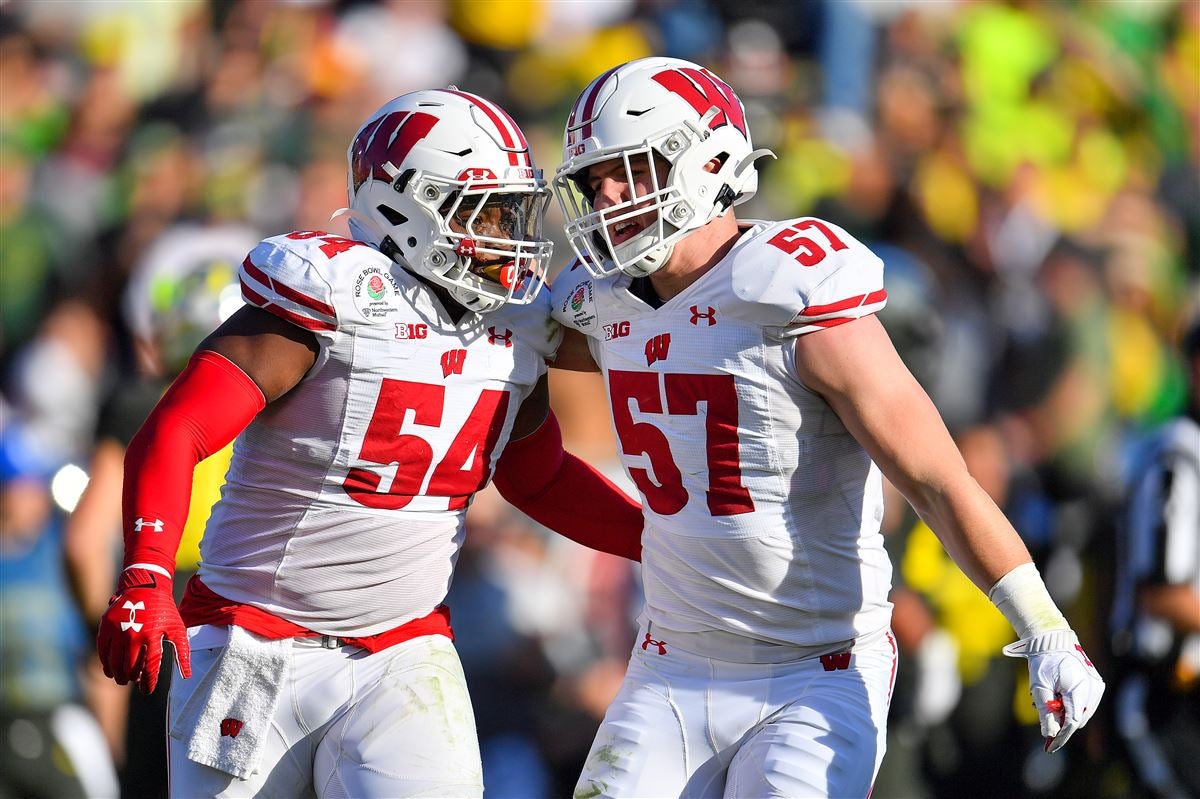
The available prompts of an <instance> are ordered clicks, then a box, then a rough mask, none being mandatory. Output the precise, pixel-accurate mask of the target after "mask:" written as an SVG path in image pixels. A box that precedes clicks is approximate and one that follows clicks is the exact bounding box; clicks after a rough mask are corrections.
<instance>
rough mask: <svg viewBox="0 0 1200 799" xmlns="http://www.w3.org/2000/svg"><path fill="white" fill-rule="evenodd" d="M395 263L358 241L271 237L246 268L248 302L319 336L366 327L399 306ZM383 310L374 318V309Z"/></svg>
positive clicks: (315, 235)
mask: <svg viewBox="0 0 1200 799" xmlns="http://www.w3.org/2000/svg"><path fill="white" fill-rule="evenodd" d="M390 270H391V260H390V259H388V257H387V256H385V255H383V254H382V253H381V252H379V251H378V250H376V249H375V248H374V247H371V246H369V245H367V244H363V243H362V242H359V241H354V240H352V239H347V238H343V237H341V236H335V235H332V234H329V233H323V232H320V231H297V232H295V233H288V234H286V235H282V236H272V237H270V238H268V239H264V240H263V241H262V242H260V243H259V244H258V246H257V247H255V248H254V249H253V250H251V251H250V254H249V255H247V256H246V260H245V261H243V262H242V267H241V269H240V270H239V273H238V277H239V279H240V280H241V284H242V296H243V297H244V298H245V300H246V302H248V303H250V304H251V305H256V306H258V307H259V308H262V309H263V310H265V311H269V312H270V313H273V314H275V315H276V316H278V317H280V318H281V319H285V320H287V321H288V322H291V323H292V324H294V325H297V326H299V327H303V328H305V329H306V330H311V331H313V332H314V333H316V334H317V335H326V336H328V335H332V333H333V332H334V331H335V330H337V329H338V328H339V327H343V326H345V325H346V324H354V323H360V324H362V323H367V324H369V323H370V322H371V321H372V319H373V318H374V317H377V316H382V311H383V307H382V306H385V305H389V304H394V303H395V302H396V301H397V296H398V293H399V286H398V285H397V283H396V281H395V278H393V277H392V275H391V271H390ZM376 305H379V306H381V308H380V309H378V310H379V313H373V309H374V306H376Z"/></svg>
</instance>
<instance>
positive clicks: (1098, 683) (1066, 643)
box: [1004, 630, 1104, 752]
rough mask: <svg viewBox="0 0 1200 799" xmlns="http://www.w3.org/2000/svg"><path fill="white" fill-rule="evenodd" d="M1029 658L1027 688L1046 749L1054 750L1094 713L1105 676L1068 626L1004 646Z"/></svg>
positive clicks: (1102, 691)
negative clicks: (1089, 657) (1031, 697)
mask: <svg viewBox="0 0 1200 799" xmlns="http://www.w3.org/2000/svg"><path fill="white" fill-rule="evenodd" d="M1004 654H1006V655H1008V656H1010V657H1024V658H1027V659H1028V660H1029V692H1030V693H1031V694H1032V695H1033V704H1034V707H1036V708H1037V712H1038V716H1039V718H1040V719H1041V722H1042V735H1044V736H1046V751H1047V752H1057V751H1058V750H1059V749H1062V748H1063V746H1064V745H1066V743H1067V741H1068V739H1070V737H1071V736H1072V735H1074V734H1075V731H1076V730H1078V729H1079V728H1080V727H1082V726H1083V725H1085V724H1087V723H1088V720H1089V719H1091V717H1092V716H1094V715H1095V714H1096V708H1097V707H1098V706H1099V705H1100V697H1102V696H1104V680H1102V679H1101V678H1100V674H1099V673H1098V672H1097V671H1096V667H1095V666H1093V665H1092V661H1091V660H1089V659H1088V656H1087V655H1086V654H1085V653H1084V651H1083V647H1082V646H1080V645H1079V639H1078V638H1077V637H1076V636H1075V633H1073V632H1072V631H1070V630H1055V631H1054V632H1049V633H1043V634H1041V635H1037V636H1034V637H1033V638H1026V639H1024V640H1022V641H1017V642H1016V643H1015V644H1009V645H1008V646H1006V647H1004Z"/></svg>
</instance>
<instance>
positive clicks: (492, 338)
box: [488, 327, 512, 347]
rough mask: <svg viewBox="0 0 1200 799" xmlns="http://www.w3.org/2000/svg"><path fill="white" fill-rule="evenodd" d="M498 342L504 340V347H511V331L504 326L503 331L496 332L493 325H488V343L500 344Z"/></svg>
mask: <svg viewBox="0 0 1200 799" xmlns="http://www.w3.org/2000/svg"><path fill="white" fill-rule="evenodd" d="M500 342H504V346H506V347H511V346H512V331H511V330H509V329H508V328H507V327H506V328H504V332H503V333H497V332H496V328H495V327H489V328H488V344H500Z"/></svg>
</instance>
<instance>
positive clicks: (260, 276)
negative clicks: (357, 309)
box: [242, 255, 337, 319]
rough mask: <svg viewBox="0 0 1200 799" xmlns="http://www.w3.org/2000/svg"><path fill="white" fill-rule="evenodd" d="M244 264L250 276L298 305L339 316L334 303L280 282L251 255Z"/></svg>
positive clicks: (335, 316) (329, 315)
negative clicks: (253, 260) (324, 301)
mask: <svg viewBox="0 0 1200 799" xmlns="http://www.w3.org/2000/svg"><path fill="white" fill-rule="evenodd" d="M242 266H243V267H244V268H245V270H246V272H247V273H248V274H249V275H250V277H252V278H254V279H255V280H257V281H258V282H259V283H261V284H263V285H264V286H270V287H271V288H272V289H274V290H275V292H276V293H277V294H278V295H279V296H281V297H286V298H287V299H289V300H291V301H292V302H294V303H296V304H297V305H303V306H304V307H305V308H308V309H309V310H313V311H316V312H317V313H319V314H323V315H325V316H328V317H332V318H334V319H336V318H337V312H336V311H335V310H334V309H333V306H332V305H327V304H326V303H323V302H321V301H320V300H318V299H315V298H313V297H310V296H308V295H307V294H302V293H301V292H299V291H296V290H295V289H294V288H292V287H291V286H289V285H287V284H285V283H281V282H279V281H278V280H276V279H275V278H273V277H271V276H270V275H268V274H267V273H266V272H264V271H262V270H261V269H259V268H258V267H257V266H255V265H254V263H253V262H252V261H251V260H250V256H249V255H247V256H246V260H245V261H243V262H242ZM242 285H245V281H243V282H242Z"/></svg>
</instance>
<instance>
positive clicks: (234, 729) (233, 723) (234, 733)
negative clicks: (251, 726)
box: [221, 719, 246, 738]
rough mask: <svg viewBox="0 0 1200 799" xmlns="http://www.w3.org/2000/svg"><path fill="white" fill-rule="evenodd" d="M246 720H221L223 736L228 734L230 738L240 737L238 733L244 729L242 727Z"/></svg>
mask: <svg viewBox="0 0 1200 799" xmlns="http://www.w3.org/2000/svg"><path fill="white" fill-rule="evenodd" d="M245 724H246V722H244V721H242V720H241V719H223V720H222V721H221V737H224V736H226V735H228V736H229V737H230V738H236V737H238V733H239V732H241V731H242V727H243V726H245Z"/></svg>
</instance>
